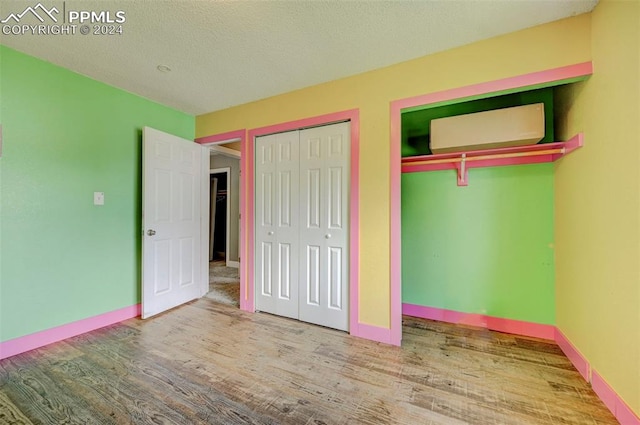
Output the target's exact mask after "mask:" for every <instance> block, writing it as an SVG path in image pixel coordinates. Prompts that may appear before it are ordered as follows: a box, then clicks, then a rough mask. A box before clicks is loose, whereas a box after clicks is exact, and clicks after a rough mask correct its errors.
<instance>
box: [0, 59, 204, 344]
mask: <svg viewBox="0 0 640 425" xmlns="http://www.w3.org/2000/svg"><path fill="white" fill-rule="evenodd" d="M0 58H1V61H0V64H1V68H0V70H1V73H0V87H2V92H1V95H2V96H1V97H0V110H1V114H2V115H1V117H2V122H1V124H2V126H3V132H4V134H3V136H4V137H3V139H4V140H3V145H4V146H3V153H2V158H0V173H1V181H0V208H1V210H0V211H1V214H0V218H1V222H0V237H1V240H0V252H1V257H0V341H7V340H10V339H13V338H16V337H20V336H24V335H27V334H30V333H34V332H38V331H42V330H45V329H49V328H52V327H55V326H58V325H62V324H66V323H70V322H74V321H77V320H81V319H85V318H88V317H91V316H95V315H98V314H102V313H106V312H110V311H113V310H117V309H120V308H123V307H128V306H131V305H134V304H137V303H139V302H140V275H141V266H140V248H141V202H140V199H141V151H142V149H141V143H142V138H141V137H142V136H141V134H142V128H143V127H144V126H149V127H154V128H157V129H159V130H162V131H165V132H168V133H171V134H175V135H177V136H180V137H183V138H186V139H193V137H194V131H195V118H194V117H193V116H190V115H187V114H184V113H182V112H178V111H176V110H173V109H171V108H168V107H165V106H162V105H160V104H157V103H154V102H152V101H149V100H147V99H144V98H141V97H139V96H135V95H133V94H130V93H127V92H125V91H122V90H119V89H116V88H114V87H111V86H108V85H106V84H103V83H100V82H97V81H95V80H92V79H90V78H87V77H84V76H81V75H79V74H76V73H73V72H71V71H69V70H66V69H64V68H60V67H57V66H54V65H52V64H50V63H47V62H44V61H41V60H38V59H35V58H33V57H30V56H27V55H25V54H22V53H19V52H17V51H15V50H12V49H9V48H6V47H4V46H0ZM150 72H153V71H150ZM93 192H104V193H105V205H104V206H94V205H93Z"/></svg>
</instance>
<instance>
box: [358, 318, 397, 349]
mask: <svg viewBox="0 0 640 425" xmlns="http://www.w3.org/2000/svg"><path fill="white" fill-rule="evenodd" d="M351 335H354V336H357V337H359V338H364V339H369V340H371V341H376V342H382V343H384V344H393V341H392V337H391V330H390V329H387V328H381V327H378V326H373V325H368V324H366V323H358V325H357V331H356V332H355V333H354V332H353V330H352V332H351ZM393 345H399V344H393Z"/></svg>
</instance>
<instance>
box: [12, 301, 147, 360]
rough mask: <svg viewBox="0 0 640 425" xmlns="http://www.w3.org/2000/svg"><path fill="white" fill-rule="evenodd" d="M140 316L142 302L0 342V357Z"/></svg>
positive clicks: (13, 354)
mask: <svg viewBox="0 0 640 425" xmlns="http://www.w3.org/2000/svg"><path fill="white" fill-rule="evenodd" d="M138 316H140V304H136V305H132V306H130V307H125V308H121V309H119V310H115V311H110V312H108V313H104V314H100V315H98V316H93V317H89V318H87V319H83V320H78V321H77V322H72V323H67V324H66V325H61V326H56V327H55V328H51V329H47V330H44V331H41V332H36V333H33V334H30V335H25V336H22V337H19V338H15V339H10V340H9V341H4V342H0V359H6V358H7V357H11V356H15V355H16V354H20V353H24V352H26V351H29V350H34V349H36V348H40V347H44V346H45V345H48V344H52V343H54V342H58V341H62V340H63V339H66V338H71V337H73V336H76V335H80V334H83V333H85V332H90V331H93V330H96V329H100V328H103V327H105V326H109V325H112V324H114V323H118V322H122V321H123V320H127V319H131V318H133V317H138Z"/></svg>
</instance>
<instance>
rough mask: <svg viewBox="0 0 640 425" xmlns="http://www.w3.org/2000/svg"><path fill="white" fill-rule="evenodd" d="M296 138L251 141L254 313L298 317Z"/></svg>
mask: <svg viewBox="0 0 640 425" xmlns="http://www.w3.org/2000/svg"><path fill="white" fill-rule="evenodd" d="M298 137H299V134H298V131H290V132H286V133H280V134H272V135H269V136H263V137H258V138H256V166H255V169H256V172H255V179H256V180H255V188H256V190H255V194H256V199H255V238H256V239H255V256H254V258H255V274H254V275H255V294H256V295H255V304H256V309H257V310H259V311H264V312H267V313H273V314H278V315H280V316H285V317H292V318H296V319H297V318H298V253H299V243H298V237H299V235H298V215H299V213H298V203H299V202H298V187H299V182H298V178H299V153H298V148H299V139H298Z"/></svg>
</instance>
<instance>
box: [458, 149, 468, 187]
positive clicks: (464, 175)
mask: <svg viewBox="0 0 640 425" xmlns="http://www.w3.org/2000/svg"><path fill="white" fill-rule="evenodd" d="M456 170H457V171H458V186H469V170H468V169H467V154H464V153H463V154H462V156H461V158H460V162H458V163H457V164H456Z"/></svg>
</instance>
